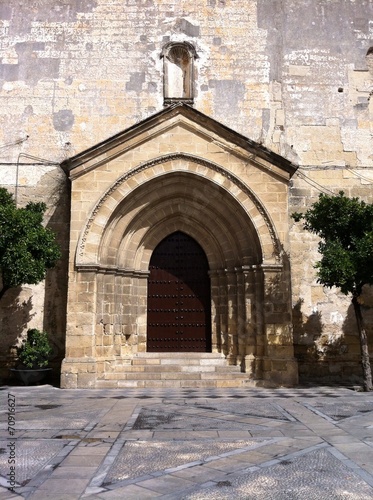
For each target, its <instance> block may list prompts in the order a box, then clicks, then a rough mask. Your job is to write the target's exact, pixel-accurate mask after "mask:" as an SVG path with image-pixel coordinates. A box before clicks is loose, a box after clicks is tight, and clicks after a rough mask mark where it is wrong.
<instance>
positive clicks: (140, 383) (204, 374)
mask: <svg viewBox="0 0 373 500" xmlns="http://www.w3.org/2000/svg"><path fill="white" fill-rule="evenodd" d="M108 384H112V386H113V384H114V386H116V387H128V388H130V387H133V388H151V387H154V388H166V387H168V388H172V387H196V388H197V387H201V388H203V387H246V386H248V385H249V384H250V380H249V379H248V377H247V374H245V373H242V372H241V370H240V367H239V366H232V365H228V364H227V360H226V359H225V357H224V356H223V355H222V354H220V353H182V352H181V353H180V352H175V353H169V352H167V353H139V354H137V355H136V356H135V357H134V358H133V359H132V360H131V364H122V363H121V364H118V365H116V366H113V367H112V371H111V372H109V373H106V374H105V376H104V380H101V381H100V383H99V385H98V386H99V387H106V386H108Z"/></svg>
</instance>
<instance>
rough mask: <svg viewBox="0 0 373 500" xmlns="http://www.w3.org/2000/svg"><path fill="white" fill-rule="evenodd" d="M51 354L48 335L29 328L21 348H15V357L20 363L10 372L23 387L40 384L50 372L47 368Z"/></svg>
mask: <svg viewBox="0 0 373 500" xmlns="http://www.w3.org/2000/svg"><path fill="white" fill-rule="evenodd" d="M51 354H52V347H51V345H50V343H49V340H48V334H47V333H46V332H42V331H40V330H38V329H37V328H31V329H29V330H27V337H26V338H25V339H24V340H23V342H22V344H21V346H20V347H17V355H18V359H19V361H20V362H21V363H20V364H19V365H18V366H17V368H12V369H11V371H12V372H13V373H14V374H15V375H16V376H17V377H18V378H19V379H20V380H22V382H23V383H24V384H25V385H29V384H33V383H36V382H40V381H41V380H43V379H44V377H45V376H46V375H47V374H48V373H49V372H50V371H51V368H48V363H49V357H50V355H51Z"/></svg>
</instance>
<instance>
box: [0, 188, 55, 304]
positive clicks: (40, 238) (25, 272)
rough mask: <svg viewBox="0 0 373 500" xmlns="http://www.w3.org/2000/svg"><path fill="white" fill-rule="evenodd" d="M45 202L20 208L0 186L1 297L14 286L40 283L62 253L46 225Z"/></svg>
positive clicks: (31, 203)
mask: <svg viewBox="0 0 373 500" xmlns="http://www.w3.org/2000/svg"><path fill="white" fill-rule="evenodd" d="M45 210H46V205H45V203H40V202H39V203H33V202H30V203H28V204H27V205H26V207H24V208H17V206H16V203H15V201H14V199H13V196H12V195H11V194H10V193H9V192H8V191H7V190H6V189H4V188H0V272H1V281H2V289H1V291H0V298H1V297H2V296H3V295H4V293H5V292H6V291H7V290H8V289H10V288H13V287H17V286H20V285H23V284H30V285H31V284H37V283H39V282H40V281H42V280H43V279H44V278H45V274H46V271H47V269H50V268H52V267H53V266H54V265H55V264H56V262H57V260H58V259H59V258H60V256H61V253H60V249H59V246H58V244H57V243H56V240H55V234H54V233H53V232H52V231H51V230H50V229H48V228H45V227H44V226H43V216H44V213H45Z"/></svg>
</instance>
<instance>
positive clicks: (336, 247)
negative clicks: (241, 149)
mask: <svg viewBox="0 0 373 500" xmlns="http://www.w3.org/2000/svg"><path fill="white" fill-rule="evenodd" d="M292 217H293V219H294V220H295V221H297V222H299V221H300V220H303V221H304V223H303V228H304V229H306V230H307V231H310V232H312V233H314V234H316V235H318V236H319V237H320V242H319V247H318V250H319V252H320V254H321V255H322V257H321V260H320V261H319V262H317V263H316V264H315V267H316V269H317V281H318V282H319V283H321V284H322V285H324V286H326V287H329V288H331V287H338V288H340V290H341V291H342V293H344V294H345V295H349V294H351V297H352V299H351V302H352V305H353V308H354V312H355V317H356V322H357V328H358V332H359V337H360V348H361V359H362V367H363V376H364V389H365V390H366V391H371V390H372V372H371V367H370V361H369V351H368V340H367V334H366V329H365V324H364V319H363V315H362V312H361V306H360V304H361V294H362V291H363V287H364V285H372V284H373V204H368V203H365V202H364V201H361V200H359V199H358V198H349V197H347V196H345V195H344V193H343V191H341V192H340V193H339V194H338V196H331V195H326V194H320V196H319V199H318V201H316V202H315V203H314V204H313V205H312V206H311V208H309V209H308V210H307V211H306V212H305V213H304V214H301V213H295V214H293V215H292Z"/></svg>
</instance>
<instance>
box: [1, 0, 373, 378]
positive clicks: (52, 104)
mask: <svg viewBox="0 0 373 500" xmlns="http://www.w3.org/2000/svg"><path fill="white" fill-rule="evenodd" d="M372 18H373V2H372V1H371V0H361V1H360V2H356V1H354V0H345V1H343V2H341V1H340V0H329V1H326V0H319V1H317V2H315V1H311V0H297V1H295V0H282V1H278V0H247V1H245V2H234V1H230V0H224V1H220V0H196V1H195V2H190V3H182V2H175V1H171V0H169V1H168V0H162V1H159V0H136V1H135V0H133V1H132V0H127V1H125V2H123V1H120V0H110V1H109V0H63V1H61V0H58V1H57V0H48V1H47V0H35V1H30V2H24V3H18V2H15V3H14V2H12V3H10V4H9V2H1V1H0V33H1V38H0V99H1V106H0V120H1V124H2V126H1V127H0V147H1V149H0V184H1V185H3V186H6V187H8V188H9V189H10V190H11V191H12V192H14V193H15V194H16V197H17V202H18V203H19V204H24V203H25V202H26V201H28V200H40V199H42V200H43V201H45V202H46V203H47V205H48V212H47V216H46V223H47V224H48V225H49V226H50V227H51V228H54V229H55V230H56V231H57V233H58V238H59V241H60V242H61V245H62V248H63V252H64V258H63V259H62V261H61V262H60V263H59V265H58V266H57V268H56V269H55V270H53V271H52V272H51V273H49V274H48V276H47V280H46V282H45V284H40V285H38V286H35V287H31V286H25V287H24V288H23V289H22V290H13V291H11V292H9V293H8V296H7V297H5V298H4V300H3V302H2V304H1V318H0V319H1V331H2V338H1V356H2V359H1V361H2V363H1V364H2V366H3V372H2V375H3V376H4V377H6V375H7V366H10V364H11V363H12V361H11V359H12V357H11V352H10V348H11V346H12V345H14V344H15V343H16V342H17V341H19V339H20V338H21V337H22V335H24V334H25V331H26V329H27V328H29V327H32V326H35V327H40V328H44V329H45V330H47V331H50V332H51V333H53V339H54V347H55V361H54V363H55V367H56V372H57V371H58V370H59V363H60V362H61V361H62V359H64V362H63V368H62V370H63V384H64V386H69V387H74V386H79V387H93V386H97V384H98V382H99V381H100V380H106V381H109V380H110V379H111V375H110V374H111V373H112V372H113V370H114V368H113V367H114V366H115V365H120V364H121V363H122V364H125V363H127V362H129V360H131V359H132V358H133V356H135V355H136V353H141V352H144V351H145V350H146V283H147V281H146V280H147V270H148V268H147V266H148V264H149V259H150V256H151V253H152V250H154V248H155V246H156V245H157V244H158V243H159V241H160V240H161V239H162V238H163V237H165V236H167V234H169V233H170V232H172V231H175V230H183V231H185V232H186V233H188V234H190V235H191V236H193V237H194V238H195V240H196V241H198V242H199V244H200V245H201V246H202V247H203V249H204V251H205V253H206V256H207V258H208V261H209V266H210V271H211V273H210V279H211V291H212V309H211V315H212V344H213V351H214V352H221V353H222V354H224V356H226V358H227V361H228V362H229V363H231V364H238V365H240V366H241V367H242V369H243V370H244V371H245V372H246V373H247V377H248V378H250V379H251V380H264V381H265V382H268V383H274V384H287V385H289V384H295V383H296V382H297V380H298V373H299V377H300V380H301V381H305V380H320V381H324V382H327V381H331V380H338V381H342V380H343V381H346V382H351V381H354V380H358V378H359V377H360V376H361V370H360V367H359V342H358V337H357V332H356V327H355V323H354V317H353V313H352V308H351V306H350V301H349V299H348V297H344V296H343V295H341V294H340V293H339V292H338V291H337V290H334V289H332V290H328V289H323V288H322V287H321V286H320V285H319V284H318V283H317V282H316V279H315V269H314V267H313V265H314V263H315V261H316V260H317V259H318V254H317V240H316V239H315V238H314V237H313V236H311V235H309V234H306V233H305V232H304V231H302V230H301V229H300V227H299V225H297V224H295V223H294V222H293V221H292V220H291V219H290V214H291V212H292V211H294V210H297V211H299V210H304V209H305V208H306V207H307V206H309V205H310V204H311V203H312V202H313V201H315V200H316V199H317V197H318V195H319V193H320V192H327V193H330V192H332V193H337V192H338V191H340V190H343V191H344V192H345V193H346V194H348V195H351V196H359V197H361V198H362V199H364V200H366V201H372V179H373V173H372V170H373V156H372V128H371V127H372V125H371V124H372V112H373V108H372V106H373V104H372V102H373V99H371V96H372V91H373V87H372V80H373V51H372V47H373V41H372V22H371V19H372ZM177 47H181V48H183V47H185V48H186V49H187V51H186V52H187V53H188V54H189V56H188V57H187V56H185V57H184V56H182V55H180V51H179V52H177V50H176V48H177ZM173 49H174V50H173ZM170 54H171V55H172V57H171V56H170V57H171V59H172V60H171V59H170V60H169V61H168V62H167V61H165V57H168V56H169V55H170ZM178 54H179V55H178ZM178 57H179V59H178ZM180 61H181V62H180ZM170 63H172V64H174V65H175V67H170V68H169V69H167V70H165V66H167V64H170ZM165 73H166V80H164V79H165ZM178 74H180V75H184V79H185V80H184V81H185V82H187V83H188V85H187V86H185V85H184V86H183V85H181V86H180V85H178V83H177V82H175V81H174V80H172V78H177V75H178ZM175 75H176V76H175ZM170 89H176V90H172V91H171V90H170ZM180 89H181V90H180ZM183 89H184V90H183ZM185 89H186V90H185ZM181 91H182V92H181ZM167 92H168V93H167ZM173 92H176V93H182V95H170V94H172V93H173ZM165 98H166V101H165ZM174 98H176V99H174ZM167 99H168V100H167ZM183 99H186V100H187V101H183ZM180 102H182V103H181V104H180ZM185 102H187V104H185ZM202 214H203V215H202ZM118 248H120V252H118ZM67 275H68V278H67ZM372 303H373V299H372V298H371V294H370V293H369V290H367V291H366V294H365V297H364V315H365V317H366V319H367V322H368V329H369V336H370V348H371V351H372V349H373V345H372V319H373V317H372V309H371V306H372ZM66 318H67V319H66ZM66 332H67V334H66ZM65 337H66V338H65ZM65 346H66V347H65ZM65 350H66V352H65ZM294 356H295V358H294ZM297 364H298V370H297V368H296V366H297ZM105 377H106V379H105ZM112 379H113V380H114V379H115V377H114V376H112Z"/></svg>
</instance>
